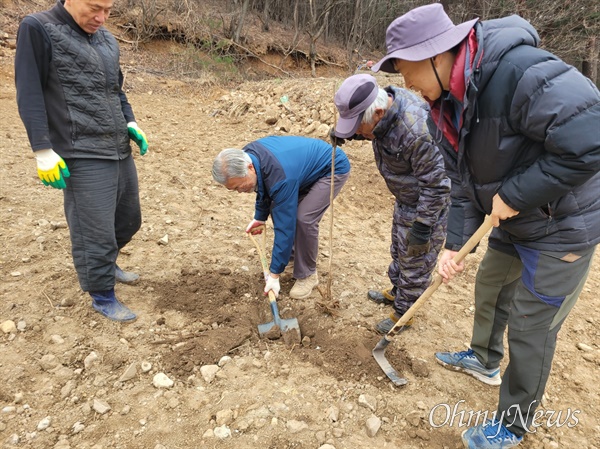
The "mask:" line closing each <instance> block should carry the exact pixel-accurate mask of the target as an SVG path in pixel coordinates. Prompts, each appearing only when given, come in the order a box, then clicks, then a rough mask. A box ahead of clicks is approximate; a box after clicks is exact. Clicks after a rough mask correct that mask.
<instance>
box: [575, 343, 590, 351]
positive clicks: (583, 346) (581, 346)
mask: <svg viewBox="0 0 600 449" xmlns="http://www.w3.org/2000/svg"><path fill="white" fill-rule="evenodd" d="M577 349H579V350H580V351H584V352H592V351H593V350H594V348H592V347H591V346H589V345H586V344H585V343H577Z"/></svg>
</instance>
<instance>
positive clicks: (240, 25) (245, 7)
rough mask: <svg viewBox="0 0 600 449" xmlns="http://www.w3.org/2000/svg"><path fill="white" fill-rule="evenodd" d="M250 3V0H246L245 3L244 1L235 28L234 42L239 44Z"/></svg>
mask: <svg viewBox="0 0 600 449" xmlns="http://www.w3.org/2000/svg"><path fill="white" fill-rule="evenodd" d="M248 3H250V0H244V3H242V10H241V11H240V16H239V18H238V22H237V27H236V29H235V35H234V36H233V42H235V43H237V44H239V43H240V35H241V34H242V28H243V26H244V18H245V17H246V11H248Z"/></svg>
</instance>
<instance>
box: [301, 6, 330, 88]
mask: <svg viewBox="0 0 600 449" xmlns="http://www.w3.org/2000/svg"><path fill="white" fill-rule="evenodd" d="M317 3H320V1H319V0H308V6H309V8H308V11H309V16H308V24H307V30H306V33H307V34H308V36H309V38H310V47H309V51H308V58H309V60H310V73H311V75H312V76H313V77H316V76H317V69H316V62H317V40H319V38H320V37H321V34H323V31H325V26H326V25H327V20H328V18H329V13H330V12H331V9H332V8H333V7H334V6H335V4H336V0H326V2H325V5H324V6H323V8H322V9H321V10H318V6H317V5H316V4H317Z"/></svg>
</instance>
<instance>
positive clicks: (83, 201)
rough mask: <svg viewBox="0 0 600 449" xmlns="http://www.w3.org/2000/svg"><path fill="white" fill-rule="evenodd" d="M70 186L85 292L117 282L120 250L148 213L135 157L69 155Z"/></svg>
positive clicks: (76, 259) (76, 258) (68, 210)
mask: <svg viewBox="0 0 600 449" xmlns="http://www.w3.org/2000/svg"><path fill="white" fill-rule="evenodd" d="M65 162H66V163H67V165H68V167H69V172H70V173H71V176H70V177H69V178H67V179H66V183H67V188H66V189H65V190H64V206H65V216H66V219H67V223H68V224H69V230H70V235H71V251H72V255H73V263H74V265H75V269H76V270H77V276H78V278H79V284H80V285H81V288H82V289H83V291H102V290H109V289H111V288H113V287H114V285H115V263H116V260H117V255H118V253H119V250H120V249H121V248H123V247H124V246H125V245H126V244H127V243H129V241H131V239H132V237H133V236H134V235H135V233H136V232H137V231H138V230H139V229H140V226H141V223H142V214H141V208H140V198H139V190H138V177H137V170H136V168H135V163H134V160H133V157H132V156H130V157H128V158H126V159H123V160H119V161H113V160H104V159H67V160H65Z"/></svg>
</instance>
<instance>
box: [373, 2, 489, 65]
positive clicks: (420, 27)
mask: <svg viewBox="0 0 600 449" xmlns="http://www.w3.org/2000/svg"><path fill="white" fill-rule="evenodd" d="M478 20H479V19H473V20H469V21H468V22H464V23H461V24H460V25H454V24H453V23H452V20H450V17H448V15H447V14H446V12H445V11H444V7H443V6H442V5H441V3H434V4H432V5H425V6H420V7H418V8H415V9H411V10H410V11H409V12H407V13H406V14H404V15H403V16H400V17H398V18H397V19H395V20H394V21H393V22H392V23H391V24H390V26H389V27H388V28H387V31H386V33H385V46H386V48H387V54H386V55H385V56H384V57H383V59H382V60H381V61H379V62H378V63H377V64H375V65H374V66H373V67H372V68H371V70H373V71H374V72H378V71H380V70H382V71H384V72H388V73H396V69H395V68H394V64H393V60H394V59H403V60H405V61H423V60H425V59H429V58H433V57H434V56H435V55H439V54H440V53H444V52H445V51H448V50H450V49H451V48H453V47H454V46H456V45H458V44H459V43H460V42H461V41H462V40H463V39H464V38H465V37H467V35H468V34H469V32H470V31H471V29H472V28H473V26H474V25H475V22H477V21H478Z"/></svg>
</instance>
